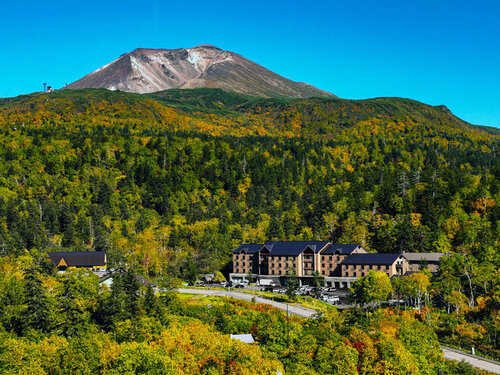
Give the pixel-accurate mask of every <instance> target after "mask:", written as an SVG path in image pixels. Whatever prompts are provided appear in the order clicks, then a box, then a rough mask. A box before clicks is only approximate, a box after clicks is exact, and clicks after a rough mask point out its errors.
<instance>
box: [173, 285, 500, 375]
mask: <svg viewBox="0 0 500 375" xmlns="http://www.w3.org/2000/svg"><path fill="white" fill-rule="evenodd" d="M177 291H178V292H180V293H188V294H203V295H207V296H221V297H231V298H236V299H242V300H245V301H251V300H252V298H255V302H256V303H265V304H267V305H271V306H274V307H276V308H278V309H280V310H284V311H287V308H288V311H289V313H290V314H292V315H297V316H301V317H303V318H310V317H312V316H313V315H314V314H315V313H316V311H315V310H313V309H308V308H306V307H299V306H292V305H287V304H286V303H281V302H276V301H271V300H269V299H267V298H262V297H260V296H258V295H253V294H248V293H241V292H234V291H225V290H210V289H184V288H182V289H177ZM441 349H442V350H443V354H444V358H446V359H452V360H456V361H462V360H464V361H465V362H467V363H470V364H471V365H472V366H474V367H477V368H479V369H481V370H486V371H489V372H492V373H494V374H500V363H498V362H496V361H492V360H490V359H486V358H482V357H478V356H473V355H471V354H468V353H465V352H461V351H459V350H456V349H452V348H448V347H446V346H442V345H441Z"/></svg>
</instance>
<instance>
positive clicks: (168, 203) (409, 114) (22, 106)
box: [0, 89, 500, 373]
mask: <svg viewBox="0 0 500 375" xmlns="http://www.w3.org/2000/svg"><path fill="white" fill-rule="evenodd" d="M499 146H500V134H499V132H498V131H496V130H495V129H488V128H484V127H483V128H481V127H474V126H472V125H469V124H467V123H465V122H463V121H461V120H460V119H458V118H456V117H455V116H453V114H451V113H450V112H449V111H448V110H447V109H446V108H445V107H443V106H437V107H433V106H428V105H425V104H422V103H418V102H415V101H411V100H408V99H399V98H377V99H369V100H363V101H351V100H342V99H302V100H285V99H282V100H276V99H256V98H247V97H242V96H239V95H236V94H228V93H224V92H223V91H221V90H215V89H199V90H167V91H165V92H160V93H155V94H149V95H138V94H129V93H123V92H110V91H107V90H95V89H89V90H60V91H56V92H53V93H37V94H31V95H24V96H20V97H16V98H8V99H0V254H1V255H2V262H3V267H4V268H5V269H9V270H10V271H9V272H11V273H12V276H10V277H11V279H9V280H10V281H9V282H7V281H5V282H2V287H4V289H3V290H2V295H1V296H0V306H1V307H2V308H3V310H4V316H3V317H2V325H3V330H4V331H5V334H6V335H14V336H12V338H11V339H12V340H27V341H25V345H26V350H28V351H34V352H38V353H45V354H46V355H48V354H47V353H46V352H44V350H49V349H43V348H42V347H40V346H38V345H41V342H42V341H43V340H53V341H50V342H54V345H56V346H57V345H60V348H61V349H60V350H70V349H68V348H69V346H68V345H70V346H71V345H83V344H82V343H77V342H76V341H72V340H74V339H73V338H72V337H73V336H74V334H70V335H68V334H62V333H61V334H60V335H59V334H58V336H57V338H51V337H50V336H48V334H49V332H41V333H40V332H38V331H39V329H38V330H37V328H35V331H36V332H37V333H36V334H34V335H35V336H33V337H31V336H30V335H31V334H30V333H28V331H29V332H31V331H30V330H28V331H26V329H25V328H23V327H26V326H30V327H31V323H26V322H24V323H23V322H16V319H19V314H20V311H21V310H22V309H23V308H27V307H26V306H29V304H27V303H26V302H23V301H22V300H20V301H18V304H17V305H16V303H14V302H13V301H12V298H14V295H15V294H16V292H15V290H16V288H21V289H22V288H28V285H30V284H29V280H30V278H33V277H35V276H33V275H31V274H30V272H31V271H29V270H30V269H31V268H30V267H31V266H30V265H29V264H30V263H33V262H35V261H34V260H33V259H38V258H39V255H40V256H41V255H43V253H44V252H46V251H59V250H60V251H68V250H69V251H78V250H100V251H106V252H107V254H108V257H109V261H110V267H111V268H114V269H117V270H119V269H124V270H127V269H134V270H135V272H137V273H138V274H140V275H143V276H145V277H147V278H148V279H150V280H152V281H154V282H155V283H156V284H158V285H163V286H167V287H169V286H170V285H172V284H173V283H175V282H177V280H182V279H184V280H186V279H188V278H190V277H192V276H193V274H197V273H201V272H214V271H222V272H223V274H226V275H227V273H228V272H230V270H231V267H232V265H231V252H232V250H233V249H234V248H236V247H237V246H238V245H239V244H241V243H262V242H264V241H266V240H273V239H274V240H312V239H322V240H324V239H330V240H332V241H334V242H337V243H359V244H362V246H363V247H364V248H365V249H367V250H368V251H374V252H402V251H410V252H443V253H451V254H453V256H452V257H450V258H449V259H450V260H449V261H448V263H447V264H445V266H444V267H443V270H442V272H441V273H440V274H439V275H437V277H436V278H435V279H433V280H431V281H432V284H431V285H432V287H429V290H428V291H429V295H430V296H431V297H432V300H433V308H436V309H442V311H444V313H443V318H442V319H441V320H440V321H441V322H442V326H441V331H439V330H436V332H437V333H438V334H439V333H440V332H441V336H442V337H441V336H440V339H443V338H444V339H446V337H448V339H449V340H450V341H453V340H458V342H463V343H467V345H468V344H470V342H474V343H478V342H482V341H484V342H487V343H488V344H487V345H486V346H485V347H484V348H483V352H485V353H488V355H490V356H492V357H495V358H498V351H499V343H498V338H497V336H498V332H499V329H500V315H499V313H498V312H499V305H500V289H499V284H500V280H499V274H498V269H499V268H500V255H499V251H498V249H499V242H500V207H499V205H498V202H499V195H500V184H499V179H500V165H499V157H498V152H499V151H498V150H499V148H500V147H499ZM25 259H31V260H30V261H27V260H25ZM23 262H26V264H23ZM36 262H39V261H36ZM36 262H35V263H36ZM42 263H43V262H42ZM14 264H17V266H14ZM16 267H17V268H16ZM37 272H38V273H39V272H42V275H43V276H40V277H41V278H40V279H38V281H36V283H38V284H40V283H47V282H53V283H54V288H53V289H50V290H51V291H53V293H54V296H56V295H59V296H60V294H57V293H62V292H61V291H60V290H61V288H62V285H64V280H61V279H60V276H54V275H52V274H50V273H47V272H49V271H48V270H45V271H37ZM43 272H46V273H47V274H46V275H45V274H43ZM7 274H8V273H7ZM3 277H7V276H3ZM11 282H12V283H13V284H9V283H11ZM16 283H17V284H16ZM11 287H12V288H14V289H12V288H11ZM89 287H90V284H89ZM29 288H32V286H31V287H29ZM21 289H19V290H21ZM25 292H26V290H25ZM92 293H96V294H95V295H96V296H97V295H98V296H100V297H99V298H101V297H102V298H105V294H106V293H107V292H105V291H100V292H96V291H94V292H92ZM110 293H111V294H112V293H113V291H111V292H110ZM20 295H23V293H21V294H20ZM54 296H53V297H54ZM23 298H24V297H23ZM92 298H94V297H92ZM92 298H90V299H89V300H87V298H86V297H84V298H82V300H81V301H80V302H79V303H82V304H83V305H85V304H87V303H88V304H90V305H91V307H88V306H87V307H82V308H83V309H84V310H85V309H87V310H85V311H86V312H85V313H82V314H83V315H85V319H83V320H85V321H87V322H88V324H87V323H85V324H84V325H83V326H85V327H86V326H87V325H89V327H90V326H92V325H96V324H97V325H99V326H100V327H104V328H105V329H106V330H108V332H116V328H113V329H111V328H110V327H111V324H112V323H110V322H101V321H99V318H98V315H99V313H98V310H95V311H93V312H92V313H89V312H88V309H91V310H92V309H97V307H99V306H100V307H99V308H103V307H102V306H104V305H102V303H104V302H102V301H100V300H99V301H100V302H99V301H97V300H95V299H92ZM95 298H97V297H95ZM56 299H57V298H56ZM48 301H50V299H49V300H48ZM452 301H453V303H452ZM460 301H461V302H463V303H460ZM47 303H48V304H49V305H53V304H52V302H50V303H49V302H47ZM164 305H165V304H164ZM167 305H168V304H167ZM16 306H17V307H16ZM165 306H166V305H165ZM457 306H458V308H457ZM52 307H53V308H55V310H52V311H53V312H52V313H50V314H53V315H54V316H52V315H50V316H51V317H50V318H47V317H45V318H43V319H49V320H50V321H52V320H53V319H56V318H61V316H62V315H61V314H59V313H56V312H57V311H61V310H60V309H61V308H60V307H57V308H56V307H54V306H52ZM16 309H21V310H16ZM9 311H10V312H9ZM440 311H441V310H440ZM5 314H7V318H8V319H7V321H8V322H6V320H5V319H6V317H5ZM9 314H11V315H9ZM374 314H375V315H376V314H389V313H388V312H384V311H382V310H381V311H380V312H376V313H375V312H374ZM56 315H58V316H57V317H56ZM15 316H17V318H14V317H15ZM21 316H22V314H21ZM398 316H400V315H398ZM11 318H12V319H11ZM129 318H130V316H129ZM379 318H380V319H383V318H381V317H379V315H377V318H373V319H375V320H374V321H373V322H372V321H370V322H367V323H366V324H368V325H370V324H375V323H374V322H375V321H376V319H379ZM406 318H407V317H406V315H405V314H402V315H401V317H399V318H396V317H394V318H391V319H396V320H397V319H406ZM346 319H347V318H346ZM408 319H409V318H408ZM119 320H120V321H123V322H125V321H127V318H126V317H125V315H123V316H121V315H120V318H119ZM82 324H83V323H82ZM124 324H126V323H124ZM127 324H132V323H130V322H129V323H127ZM133 324H136V323H133ZM162 324H163V323H162ZM196 324H198V323H196ZM203 324H206V323H203ZM311 324H312V323H311ZM328 324H331V323H328ZM394 324H396V323H394ZM396 325H397V324H396ZM75 326H79V324H75ZM40 327H42V325H40V326H38V328H40ZM124 329H125V328H124ZM206 329H210V327H209V326H207V327H206ZM42 331H43V330H42ZM112 334H115V333H112ZM133 334H134V335H135V333H133ZM214 334H215V333H214ZM349 334H351V333H348V334H347V333H346V335H347V336H349ZM433 334H435V333H433ZM44 335H45V336H44ZM96 335H99V334H98V333H96ZM102 335H103V336H100V338H99V340H104V341H105V340H115V338H110V337H109V336H106V335H104V334H102ZM168 335H175V332H173V331H172V332H169V333H168ZM486 336H487V340H485V339H484V337H486ZM9 337H11V336H9ZM16 337H17V338H16ZM42 337H45V338H43V339H42ZM61 337H64V339H62V338H61ZM452 337H453V338H452ZM157 339H158V337H156V338H155V339H154V340H157ZM40 340H42V341H40ZM54 340H55V341H54ZM64 340H66V341H64ZM96 340H97V339H96ZM99 340H97V341H99ZM154 340H153V341H154ZM104 341H102V342H104ZM132 341H133V340H129V341H127V344H126V345H124V347H123V350H124V351H125V352H126V351H127V350H136V349H132V347H130V346H128V345H129V344H130V343H131V342H132ZM153 341H151V342H153ZM340 341H342V339H340ZM99 342H101V341H99ZM133 342H135V344H134V345H138V346H137V348H140V347H141V345H142V344H140V343H139V342H138V341H137V342H136V341H133ZM33 345H34V346H33ZM51 345H52V344H51ZM51 345H49V347H50V346H51ZM103 345H104V344H103ZM116 345H120V346H121V345H122V344H120V342H119V340H118V341H116ZM130 345H132V344H130ZM150 345H153V344H150ZM331 345H333V346H335V345H336V344H335V343H332V344H331ZM153 346H154V345H153ZM2 350H6V349H2ZM75 350H77V349H75ZM96 350H97V352H99V350H100V349H99V350H98V349H96ZM137 350H142V349H137ZM143 350H147V349H146V348H143ZM228 350H229V351H230V350H232V349H229V348H228ZM266 350H267V349H266ZM332 350H333V349H332ZM387 350H389V349H387ZM97 352H96V353H97ZM0 353H7V352H1V351H0ZM75 353H77V352H75ZM45 354H44V355H45ZM40 355H42V354H40ZM75 355H80V354H75ZM96 355H97V354H96ZM99 355H100V354H99ZM304 355H306V354H304ZM306 356H308V355H306ZM309 357H310V356H309ZM37 358H38V357H37ZM169 358H173V357H169ZM270 358H271V357H270ZM272 358H275V357H272ZM275 359H276V358H275ZM34 360H36V361H38V360H39V359H34ZM145 360H146V359H145ZM147 360H148V361H149V360H152V359H151V358H149V357H148V359H147ZM158 360H159V359H158ZM272 366H274V364H273V365H272ZM288 368H289V369H290V368H291V367H288ZM44 371H47V370H44ZM274 371H276V370H274ZM322 371H323V370H320V371H319V373H322ZM325 371H326V370H325ZM331 371H334V370H331ZM49 372H50V371H49ZM122 372H123V371H122ZM187 372H189V371H188V370H187ZM41 373H43V372H41ZM89 373H93V372H89ZM165 373H168V372H165ZM207 373H209V372H207ZM215 373H220V372H215ZM292 373H293V371H292ZM323 373H325V372H324V371H323ZM332 373H335V372H332ZM395 373H398V372H395ZM422 373H426V372H422ZM429 373H431V372H429Z"/></svg>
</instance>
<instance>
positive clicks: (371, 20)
mask: <svg viewBox="0 0 500 375" xmlns="http://www.w3.org/2000/svg"><path fill="white" fill-rule="evenodd" d="M0 33H1V34H0V35H2V42H1V47H2V48H1V50H0V51H1V52H0V69H1V71H2V73H3V77H2V79H1V81H0V82H1V84H0V97H8V96H16V95H20V94H25V93H29V92H33V91H38V90H41V89H42V88H43V86H42V83H43V82H48V83H49V84H51V85H52V86H54V87H56V88H58V87H62V86H63V85H64V84H65V83H71V82H73V81H75V80H77V79H78V78H81V77H82V76H84V75H85V74H87V73H90V72H91V71H93V70H95V69H97V68H99V67H101V66H102V65H104V64H107V63H108V62H110V61H112V60H114V59H116V58H117V57H118V56H120V55H121V54H123V53H126V52H129V51H131V50H133V49H135V48H137V47H147V48H177V47H193V46H196V45H200V44H213V45H215V46H217V47H219V48H222V49H226V50H230V51H233V52H237V53H239V54H241V55H243V56H245V57H246V58H249V59H250V60H253V61H255V62H257V63H259V64H261V65H263V66H265V67H267V68H268V69H271V70H272V71H274V72H276V73H278V74H281V75H283V76H285V77H287V78H290V79H293V80H296V81H302V82H307V83H310V84H312V85H314V86H317V87H319V88H321V89H324V90H327V91H330V92H332V93H334V94H336V95H338V96H340V97H342V98H348V99H363V98H371V97H378V96H401V97H407V98H412V99H416V100H419V101H422V102H424V103H428V104H433V105H437V104H445V105H446V106H448V108H450V109H451V110H452V111H453V112H454V113H455V114H456V115H457V116H459V117H461V118H463V119H464V120H466V121H469V122H471V123H473V124H482V125H490V126H496V127H500V1H498V0H491V1H481V0H476V1H473V0H469V1H461V0H455V1H448V0H441V1H436V0H434V1H426V0H420V1H413V0H404V1H401V0H398V1H386V0H373V1H354V0H349V1H346V0H343V1H336V0H331V1H294V0H290V1H279V0H275V1H272V0H267V1H261V0H252V1H241V0H233V1H218V0H210V1H206V0H205V1H199V0H161V1H158V0H150V1H148V2H140V1H129V0H121V1H117V0H101V1H94V0H86V1H84V2H80V3H78V2H73V1H59V0H52V1H31V0H29V1H23V2H14V1H10V2H7V0H6V1H4V2H3V4H2V22H1V23H0Z"/></svg>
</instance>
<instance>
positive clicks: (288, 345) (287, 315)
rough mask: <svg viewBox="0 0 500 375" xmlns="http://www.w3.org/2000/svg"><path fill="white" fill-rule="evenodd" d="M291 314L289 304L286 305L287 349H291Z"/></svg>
mask: <svg viewBox="0 0 500 375" xmlns="http://www.w3.org/2000/svg"><path fill="white" fill-rule="evenodd" d="M289 316H290V314H288V303H287V304H286V347H287V348H289V347H290V319H289Z"/></svg>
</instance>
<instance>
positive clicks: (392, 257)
mask: <svg viewBox="0 0 500 375" xmlns="http://www.w3.org/2000/svg"><path fill="white" fill-rule="evenodd" d="M399 257H401V254H353V255H351V256H350V257H349V258H345V259H344V260H343V261H342V262H340V264H393V263H394V262H395V261H396V260H397V259H398V258H399Z"/></svg>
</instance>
